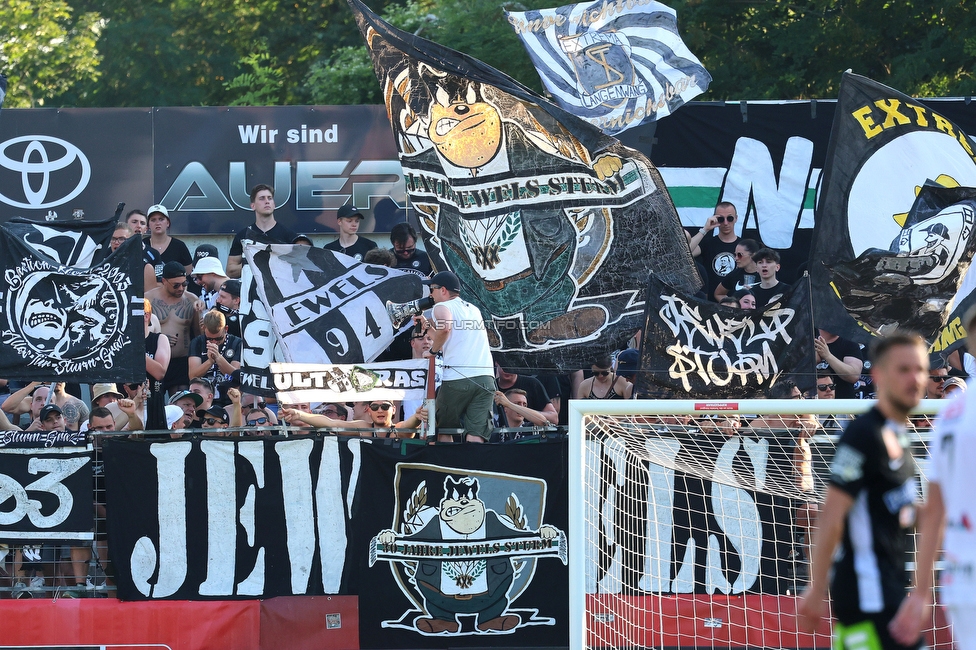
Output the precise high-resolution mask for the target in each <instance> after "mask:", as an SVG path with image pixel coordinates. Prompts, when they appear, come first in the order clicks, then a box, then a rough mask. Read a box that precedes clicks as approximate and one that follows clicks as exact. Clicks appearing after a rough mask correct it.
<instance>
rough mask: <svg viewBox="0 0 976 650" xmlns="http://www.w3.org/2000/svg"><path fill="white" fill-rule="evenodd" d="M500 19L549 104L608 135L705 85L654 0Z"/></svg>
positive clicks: (601, 1) (666, 111)
mask: <svg viewBox="0 0 976 650" xmlns="http://www.w3.org/2000/svg"><path fill="white" fill-rule="evenodd" d="M506 13H507V15H508V21H509V22H510V23H511V24H512V27H514V28H515V33H517V34H518V35H519V38H521V39H522V43H523V44H524V45H525V48H526V49H527V50H528V52H529V57H530V58H531V59H532V63H533V64H535V69H536V70H537V71H538V72H539V76H540V77H541V78H542V83H543V84H544V85H545V87H546V90H548V91H549V94H551V95H552V97H553V98H554V99H555V101H556V103H558V104H559V105H560V106H562V107H563V108H565V109H566V110H567V111H569V112H571V113H573V114H574V115H578V116H579V117H581V118H583V119H585V120H586V121H588V122H590V123H591V124H593V125H595V126H597V127H598V128H600V129H602V130H603V132H604V133H608V134H610V135H615V134H617V133H620V132H621V131H625V130H626V129H629V128H631V127H634V126H639V125H640V124H643V123H645V122H653V121H654V120H657V119H660V118H662V117H666V116H667V115H670V114H671V113H673V112H674V111H676V110H677V109H678V108H679V107H681V105H683V104H684V103H685V102H688V101H691V100H692V99H693V98H694V97H697V96H698V95H700V94H701V93H703V92H705V91H706V90H707V89H708V84H709V82H711V80H712V77H711V75H709V74H708V71H707V70H705V68H704V67H703V66H702V64H701V62H700V61H699V60H698V59H697V58H696V57H695V55H694V54H692V53H691V51H690V50H689V49H688V47H687V46H686V45H685V44H684V42H683V41H682V40H681V36H680V35H679V34H678V15H677V13H676V12H675V11H674V9H671V8H670V7H667V6H665V5H663V4H661V3H660V2H654V1H653V0H650V1H647V2H640V3H637V2H628V3H622V2H606V0H596V1H595V2H582V3H580V4H575V5H566V6H564V7H557V8H555V9H537V10H533V11H513V12H506Z"/></svg>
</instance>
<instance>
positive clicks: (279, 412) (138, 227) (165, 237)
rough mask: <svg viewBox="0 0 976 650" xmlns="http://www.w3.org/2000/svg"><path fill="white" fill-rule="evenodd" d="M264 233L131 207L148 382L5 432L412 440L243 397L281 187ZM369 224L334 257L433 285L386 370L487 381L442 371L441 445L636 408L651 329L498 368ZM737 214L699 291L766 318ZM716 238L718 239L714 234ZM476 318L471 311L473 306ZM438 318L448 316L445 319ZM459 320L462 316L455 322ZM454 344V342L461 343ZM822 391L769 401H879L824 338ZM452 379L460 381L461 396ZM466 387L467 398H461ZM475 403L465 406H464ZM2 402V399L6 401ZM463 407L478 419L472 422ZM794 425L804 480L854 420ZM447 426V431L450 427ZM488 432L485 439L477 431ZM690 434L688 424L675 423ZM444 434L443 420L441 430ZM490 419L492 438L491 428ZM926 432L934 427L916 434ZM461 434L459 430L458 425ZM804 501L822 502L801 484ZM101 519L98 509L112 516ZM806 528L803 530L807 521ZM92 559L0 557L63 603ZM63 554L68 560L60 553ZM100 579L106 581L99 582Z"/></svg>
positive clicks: (387, 420) (95, 391) (335, 415)
mask: <svg viewBox="0 0 976 650" xmlns="http://www.w3.org/2000/svg"><path fill="white" fill-rule="evenodd" d="M250 199H251V208H252V209H253V211H254V223H253V224H249V225H247V227H245V228H243V229H242V230H240V232H238V233H237V234H236V236H235V237H234V239H233V242H232V244H231V246H230V252H229V255H228V257H227V259H226V260H224V261H222V260H221V259H219V256H218V251H217V248H216V247H215V246H213V245H211V244H203V245H200V246H198V247H197V248H196V250H195V251H194V252H193V253H191V252H190V250H189V248H188V247H187V245H186V244H185V243H184V242H183V241H181V240H180V239H178V238H177V237H174V236H173V235H172V234H171V232H170V231H171V221H170V217H169V213H168V210H167V209H166V208H165V207H164V206H162V205H154V206H152V207H150V208H149V209H148V210H146V211H145V212H143V211H141V210H133V211H131V212H130V213H129V214H128V215H126V217H125V219H124V220H123V221H120V222H119V223H118V224H117V226H116V228H115V232H114V234H113V236H112V240H111V242H112V243H111V245H112V248H113V250H114V249H116V248H118V246H119V245H121V244H122V243H123V242H124V241H125V240H126V239H127V238H129V237H140V238H142V239H143V251H144V254H143V259H144V262H145V265H144V276H145V298H144V311H145V335H146V339H145V340H146V380H145V381H144V382H141V383H124V384H111V383H99V384H94V385H91V386H79V385H65V384H64V383H59V382H56V383H50V384H48V383H41V382H25V381H18V379H17V378H15V377H12V378H7V379H0V399H3V401H2V404H0V429H2V430H17V429H23V430H26V431H62V430H68V431H80V432H86V431H87V432H91V433H93V434H96V435H95V436H94V439H95V443H96V449H97V446H98V440H99V438H98V434H105V435H108V434H113V433H115V432H123V434H125V433H126V432H140V431H146V430H149V431H156V432H158V431H168V432H171V433H169V434H167V435H170V436H172V437H182V436H187V435H212V436H233V437H245V436H266V435H272V434H274V433H284V429H282V428H280V427H281V426H282V425H288V426H289V427H290V428H291V429H292V430H293V429H296V428H297V429H302V428H305V429H311V428H326V429H330V430H333V431H334V432H336V433H338V434H339V435H360V436H377V437H414V436H416V435H418V430H420V429H421V426H422V422H423V420H424V419H425V418H426V416H427V412H426V410H425V409H423V408H422V403H421V402H420V401H404V402H402V403H401V402H396V401H390V400H372V401H365V402H355V403H319V404H308V403H305V404H281V403H277V402H276V400H275V399H274V398H273V397H271V396H262V395H255V394H249V393H247V392H244V391H242V389H241V382H240V368H241V358H242V350H243V345H244V341H243V338H242V331H241V321H240V317H239V308H240V304H241V281H240V279H239V278H240V276H241V271H242V268H243V266H244V264H245V263H246V262H245V260H244V258H243V245H244V242H247V241H253V242H257V243H285V244H299V245H305V246H312V240H311V239H310V238H309V237H307V236H305V235H301V234H298V233H295V232H292V231H291V230H289V229H288V228H287V227H285V226H283V225H281V224H279V223H277V221H276V220H275V217H274V209H275V203H274V189H273V188H271V187H269V186H267V185H258V186H256V187H254V188H253V189H252V191H251V193H250ZM363 219H364V216H363V214H362V212H360V211H359V210H357V209H356V208H354V207H352V206H343V208H342V209H340V210H339V213H338V220H337V225H338V233H339V234H338V236H337V238H336V239H335V241H333V242H331V243H329V244H327V245H326V246H325V248H327V249H329V250H333V251H336V252H339V253H343V254H346V255H350V256H353V257H355V258H356V259H359V260H362V261H365V262H367V263H373V264H382V265H386V266H390V267H393V268H398V269H403V270H407V271H410V272H414V273H417V274H419V275H421V276H423V277H424V278H425V284H427V285H428V286H429V288H430V291H431V296H432V297H433V299H434V303H435V304H434V308H433V309H432V310H428V311H427V312H426V314H425V315H422V316H417V317H416V318H415V327H413V328H411V329H409V330H408V331H406V332H405V333H404V334H402V335H401V336H399V337H398V338H397V339H396V340H395V341H394V342H393V343H392V344H391V345H390V347H389V348H388V349H387V350H386V351H385V352H384V353H383V354H382V355H381V356H380V357H379V358H378V359H376V362H384V361H397V360H403V359H419V358H425V357H429V356H445V359H444V364H445V368H448V367H449V364H448V359H447V357H448V356H450V355H453V360H454V361H455V362H457V360H458V359H459V358H463V359H465V360H466V361H470V359H471V358H472V357H473V356H477V359H476V360H475V361H474V362H469V363H465V364H464V365H466V366H477V367H479V368H480V369H481V371H480V374H479V373H475V374H478V378H479V379H480V380H482V381H478V382H475V381H473V380H472V378H471V377H465V378H461V379H458V378H453V379H452V378H451V377H450V376H449V373H445V377H444V383H443V386H442V388H441V391H442V392H445V391H448V390H451V391H454V392H451V395H452V398H451V404H450V405H444V406H443V407H442V405H441V399H440V395H439V397H438V401H437V404H438V407H437V408H438V424H439V427H444V428H445V430H446V433H443V432H442V430H441V429H440V428H439V430H438V432H437V433H438V434H439V435H438V436H437V440H438V441H452V440H458V438H457V435H458V434H460V433H461V429H460V427H461V425H462V424H463V425H464V428H463V430H464V431H465V432H466V435H461V436H460V437H461V438H463V439H465V440H467V441H468V442H505V441H509V440H513V439H517V438H519V437H522V436H527V435H542V434H543V433H544V432H549V433H551V432H553V431H556V432H558V428H557V427H565V426H566V425H567V416H568V402H569V400H570V399H631V398H633V397H635V396H636V392H637V391H635V384H636V382H637V370H638V367H639V361H640V352H639V350H640V346H641V333H640V332H635V334H634V337H633V338H632V339H631V341H630V342H629V344H628V347H627V348H625V349H623V350H619V351H617V352H615V353H613V354H611V355H606V356H599V357H597V358H594V359H593V360H592V362H591V363H590V364H589V366H588V367H586V368H579V369H571V370H567V371H566V372H562V373H531V374H530V372H531V370H532V369H524V368H512V367H503V366H501V365H499V364H498V363H495V361H494V360H493V359H492V358H491V354H490V349H489V345H488V342H487V340H480V339H476V338H471V339H470V340H468V339H463V340H462V338H461V337H463V336H468V335H469V334H470V336H472V337H479V336H480V337H481V338H484V339H486V336H485V332H484V329H481V330H480V331H475V332H474V333H470V332H461V331H460V330H459V331H455V332H448V333H445V332H444V330H443V328H442V327H441V326H440V323H441V322H442V321H443V320H444V319H447V320H450V318H451V317H455V316H456V315H457V314H458V313H459V312H458V311H457V310H458V309H462V310H463V309H464V307H463V305H466V304H467V303H465V302H464V300H463V299H464V296H463V294H462V293H461V287H460V283H459V282H458V279H457V277H456V276H454V275H453V274H451V273H449V272H441V273H437V274H433V269H432V266H431V263H430V260H429V259H428V258H427V256H426V254H425V253H424V251H423V250H422V249H420V248H418V247H417V245H418V242H419V240H418V236H417V233H416V232H415V230H414V228H413V227H411V226H410V225H409V224H408V223H405V222H403V223H397V224H395V225H393V227H392V229H391V234H390V241H391V248H390V249H381V248H378V247H377V245H376V244H375V243H374V242H373V241H371V240H369V239H366V238H365V237H362V236H360V235H359V234H358V231H359V226H360V223H361V221H362V220H363ZM736 219H737V214H736V209H735V206H733V205H732V204H728V203H723V204H719V206H718V207H717V208H716V211H715V215H714V216H712V217H710V218H709V219H708V221H707V222H706V224H705V226H704V227H703V228H701V229H700V230H699V231H698V232H696V233H695V234H694V235H691V234H689V247H690V249H691V251H692V254H693V255H694V256H695V258H696V260H697V261H698V263H699V266H700V267H701V268H700V273H701V275H702V277H703V278H705V279H706V283H705V287H704V288H703V290H702V291H703V293H704V294H705V295H706V296H707V297H708V298H709V299H711V300H714V301H715V302H719V303H721V304H724V305H728V306H730V307H734V308H737V309H743V310H752V309H762V308H763V307H764V306H765V305H766V304H767V303H769V302H770V301H772V300H774V299H775V298H776V297H777V296H778V295H779V294H780V293H782V292H783V291H785V289H786V288H787V286H788V285H787V284H786V283H785V282H783V281H781V280H779V279H778V277H777V274H778V273H779V270H780V264H779V261H780V257H779V254H778V253H777V252H776V251H774V250H772V249H769V248H765V247H762V246H761V245H759V244H758V243H757V242H756V241H754V240H751V239H742V238H740V237H738V236H736V235H735V232H734V224H735V221H736ZM713 231H716V232H714V233H713ZM469 307H470V305H469ZM439 310H440V311H439ZM452 310H453V311H452ZM452 337H453V343H452ZM814 345H815V349H816V354H817V377H816V383H815V386H814V388H813V389H812V390H810V391H809V392H808V394H806V395H804V394H803V393H801V391H800V389H799V388H798V387H797V386H796V385H795V384H793V383H792V382H788V381H786V382H779V383H777V384H776V385H774V386H773V387H772V389H771V390H770V392H769V395H768V396H769V397H771V398H785V399H793V398H804V397H806V398H818V399H834V398H840V399H844V398H848V399H850V398H872V397H874V394H873V390H872V384H871V379H870V366H869V364H867V363H865V358H864V353H863V351H862V349H861V348H860V347H859V346H858V345H856V344H854V343H852V342H850V341H846V340H844V339H842V338H840V337H838V336H836V335H835V334H832V333H830V332H827V331H825V330H822V329H821V330H819V331H818V332H817V336H816V340H815V343H814ZM973 372H976V359H974V358H973V357H972V356H970V355H969V354H963V355H960V354H958V353H954V354H953V355H951V356H949V357H947V358H941V357H939V358H933V365H932V370H931V371H930V377H929V385H928V388H927V392H926V397H929V398H941V397H944V396H947V395H949V394H950V393H951V392H952V391H965V390H966V383H965V381H964V378H965V377H967V376H968V375H971V374H972V373H973ZM454 383H457V384H461V385H460V386H457V385H454ZM467 384H471V385H472V386H473V387H469V386H467ZM469 393H470V394H469ZM3 394H5V395H3ZM455 400H459V403H460V402H463V404H464V406H463V407H458V412H457V413H454V412H453V411H452V412H450V413H449V414H448V415H445V416H444V418H442V416H441V409H442V408H444V409H449V408H453V407H454V406H455ZM465 408H467V409H468V410H465ZM830 417H832V418H834V421H829V420H830V418H828V417H821V418H820V419H819V420H818V419H817V418H812V417H811V418H794V419H793V420H791V421H789V422H785V421H784V422H779V423H776V424H778V425H779V426H785V427H787V428H790V429H793V430H796V431H799V432H801V434H800V435H799V436H798V440H797V445H798V449H799V450H800V454H799V456H800V460H799V463H800V465H801V466H802V465H803V463H806V465H807V469H806V470H805V472H804V471H801V472H800V474H801V479H800V480H801V483H802V482H803V481H809V467H808V466H809V461H810V457H809V456H810V455H809V445H808V444H807V442H806V441H807V440H808V439H809V437H810V436H811V435H812V434H813V433H814V432H815V431H817V430H818V429H819V430H822V429H823V428H824V427H827V428H836V427H838V426H839V425H841V424H843V420H842V419H843V417H844V416H830ZM445 418H446V419H445ZM475 420H477V421H478V423H479V424H478V426H477V427H474V428H476V429H477V431H475V432H474V433H475V435H472V430H473V427H472V422H474V421H475ZM675 420H676V423H677V424H682V425H684V424H690V423H691V418H676V419H675ZM445 423H446V424H445ZM482 423H483V424H484V426H482ZM920 424H926V423H920ZM452 425H453V426H452ZM697 425H698V426H700V427H701V428H702V430H708V431H714V432H721V433H723V434H725V435H734V434H737V433H739V432H740V431H742V430H744V429H747V428H749V427H753V428H761V427H764V426H765V427H769V426H772V425H771V424H770V422H768V421H763V419H756V420H752V421H749V420H746V419H740V418H738V417H737V416H731V417H728V416H723V417H719V418H704V419H701V420H700V421H698V422H697ZM804 490H805V491H810V490H812V485H806V487H805V488H804ZM813 510H814V511H813V512H809V513H799V514H798V525H800V526H802V527H803V528H804V529H806V530H809V527H810V526H811V525H812V521H813V519H814V517H815V516H816V513H815V507H814V508H813ZM102 517H103V518H104V512H103V513H102ZM801 520H802V521H801ZM99 532H100V534H99V536H98V538H99V541H98V542H97V544H96V549H95V550H96V553H95V555H94V556H93V555H92V553H91V549H88V548H80V547H78V548H64V549H61V548H48V547H24V548H16V549H7V548H5V547H0V553H3V554H4V557H6V558H7V559H8V560H12V561H11V562H9V564H10V566H11V569H10V574H11V575H10V581H11V585H12V591H11V593H12V594H13V596H14V597H25V596H30V595H32V594H33V593H37V592H39V591H40V590H43V589H45V588H46V585H47V586H50V583H49V582H46V581H50V580H51V579H52V578H53V576H51V575H48V576H45V575H44V574H43V572H42V571H40V570H39V569H38V567H40V566H51V565H52V563H53V562H54V561H55V559H56V554H58V553H60V555H57V557H59V558H60V559H61V560H62V561H63V563H64V566H65V568H63V569H60V572H61V574H62V575H61V577H60V578H59V580H61V581H62V582H63V583H64V586H65V590H64V591H63V594H62V595H63V596H69V597H71V596H73V597H83V596H86V595H91V593H92V589H93V582H92V580H93V574H92V573H91V571H89V567H88V566H87V565H88V564H89V562H90V559H91V558H92V557H99V558H102V559H103V560H104V559H106V558H107V549H106V547H105V543H104V530H102V531H99ZM62 556H63V557H62ZM99 575H100V576H102V579H103V580H104V573H101V574H99Z"/></svg>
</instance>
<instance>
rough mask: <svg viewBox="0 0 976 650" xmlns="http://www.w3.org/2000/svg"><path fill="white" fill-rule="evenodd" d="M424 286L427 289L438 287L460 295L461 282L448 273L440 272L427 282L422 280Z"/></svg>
mask: <svg viewBox="0 0 976 650" xmlns="http://www.w3.org/2000/svg"><path fill="white" fill-rule="evenodd" d="M424 284H426V285H427V286H428V287H430V286H433V285H437V286H438V287H444V288H445V289H447V290H448V291H454V292H456V293H461V281H460V280H458V276H456V275H454V274H453V273H451V272H450V271H441V272H440V273H438V274H437V275H435V276H434V277H432V278H430V279H429V280H424Z"/></svg>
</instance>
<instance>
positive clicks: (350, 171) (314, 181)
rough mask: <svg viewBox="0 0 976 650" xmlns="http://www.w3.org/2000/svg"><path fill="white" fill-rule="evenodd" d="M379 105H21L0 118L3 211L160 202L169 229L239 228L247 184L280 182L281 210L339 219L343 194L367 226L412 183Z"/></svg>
mask: <svg viewBox="0 0 976 650" xmlns="http://www.w3.org/2000/svg"><path fill="white" fill-rule="evenodd" d="M389 128H390V127H389V121H388V120H387V118H386V113H385V111H384V110H383V108H382V107H380V106H321V107H308V106H288V107H274V108H270V107H257V108H155V109H151V110H150V109H134V108H133V109H63V110H54V109H24V110H7V111H4V119H3V120H2V122H0V221H5V220H7V219H9V218H10V217H13V216H18V215H19V216H24V217H28V218H31V219H37V220H43V219H47V220H55V219H59V220H65V219H68V220H70V219H72V214H73V213H74V212H75V211H76V210H79V209H80V210H83V211H84V214H85V216H86V218H104V217H109V216H111V215H112V214H113V213H114V211H115V206H116V205H117V204H118V203H120V202H123V203H125V204H126V210H127V211H128V210H129V209H133V208H142V209H145V208H147V207H148V206H149V205H152V204H153V203H162V204H163V205H165V206H166V207H167V208H168V209H169V211H170V216H171V219H172V222H173V232H176V233H182V234H207V233H227V234H229V233H233V232H236V231H237V230H239V229H240V228H241V227H242V224H245V223H248V222H249V221H251V220H252V219H253V214H252V212H251V209H250V199H249V197H248V192H249V190H250V188H251V187H253V186H254V185H255V184H258V183H266V184H268V185H272V186H274V187H275V191H276V197H275V198H276V202H277V204H278V207H277V210H276V216H277V218H278V221H279V222H281V223H283V224H284V225H286V226H288V227H289V228H292V229H293V230H296V231H298V232H328V231H332V230H334V226H335V215H336V210H338V208H339V207H340V206H341V205H343V204H344V203H352V204H354V205H356V206H357V207H360V208H363V209H364V213H365V214H366V222H365V223H364V224H363V230H364V231H367V232H369V231H377V232H386V231H389V230H390V228H391V227H392V225H393V224H394V223H396V222H397V221H402V220H403V219H404V210H405V208H406V188H405V185H404V180H403V172H402V171H401V169H400V163H399V162H398V161H397V157H396V148H395V146H394V143H393V141H392V139H391V138H390V131H389Z"/></svg>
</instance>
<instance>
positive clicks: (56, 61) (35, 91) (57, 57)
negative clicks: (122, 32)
mask: <svg viewBox="0 0 976 650" xmlns="http://www.w3.org/2000/svg"><path fill="white" fill-rule="evenodd" d="M100 30H101V22H100V17H99V15H98V14H97V13H93V12H88V13H81V14H78V15H77V17H75V15H74V12H73V11H72V9H71V7H69V6H68V4H67V3H65V2H63V1H62V0H46V1H45V2H31V1H30V0H4V1H3V2H2V3H0V70H2V71H3V72H4V73H5V74H6V75H7V77H8V79H7V98H6V100H5V102H4V105H5V106H7V107H21V108H24V107H34V106H43V105H44V104H45V102H46V100H47V99H49V98H51V97H55V96H57V95H59V94H61V93H63V92H65V91H67V90H68V89H70V88H72V87H73V86H75V85H77V84H82V83H85V82H89V81H94V80H96V79H97V78H98V71H97V66H98V63H99V54H98V51H97V50H96V48H95V45H96V43H97V42H98V37H99V32H100Z"/></svg>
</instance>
